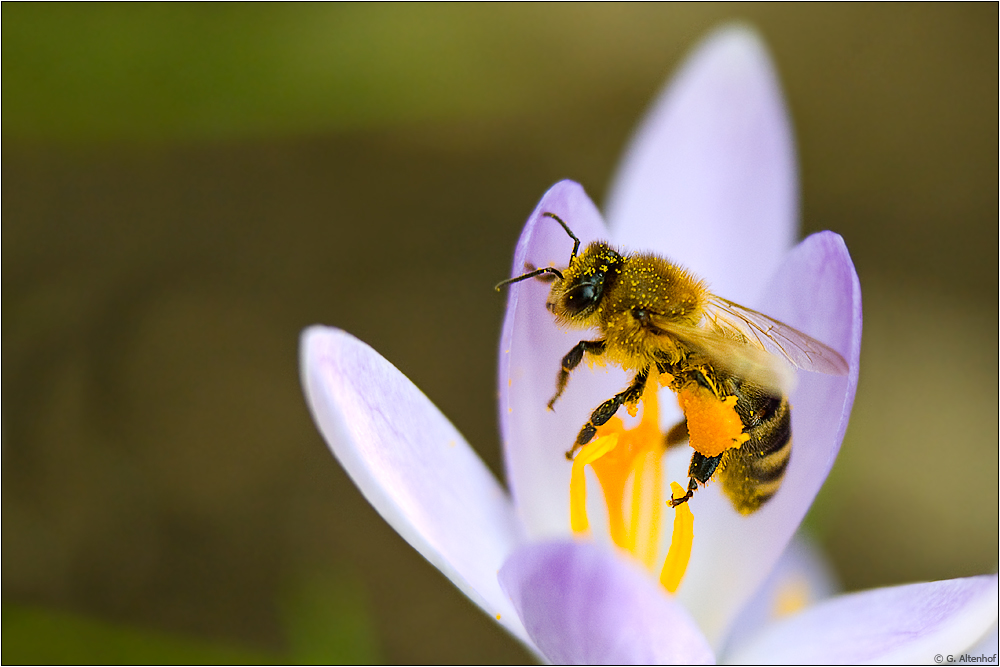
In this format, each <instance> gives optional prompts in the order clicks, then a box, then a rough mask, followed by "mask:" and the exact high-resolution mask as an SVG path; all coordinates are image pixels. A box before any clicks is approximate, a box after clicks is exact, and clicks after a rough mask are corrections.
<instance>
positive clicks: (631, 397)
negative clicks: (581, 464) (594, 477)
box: [566, 355, 649, 460]
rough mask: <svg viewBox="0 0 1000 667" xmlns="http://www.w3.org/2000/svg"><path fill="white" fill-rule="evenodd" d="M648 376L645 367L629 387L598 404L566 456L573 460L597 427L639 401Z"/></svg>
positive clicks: (592, 436)
mask: <svg viewBox="0 0 1000 667" xmlns="http://www.w3.org/2000/svg"><path fill="white" fill-rule="evenodd" d="M567 356H569V355H567ZM648 377H649V369H648V368H644V369H643V370H641V371H639V372H638V373H636V374H635V379H634V380H632V384H631V385H629V387H628V389H626V390H625V391H623V392H621V393H618V394H615V395H614V396H613V397H612V398H609V399H608V400H606V401H604V402H603V403H601V404H600V405H599V406H597V409H596V410H594V411H593V412H592V413H591V414H590V420H589V421H588V422H587V423H586V424H584V425H583V428H581V429H580V433H579V435H577V436H576V442H575V443H573V448H572V449H571V450H569V451H568V452H566V458H568V459H570V460H572V458H573V456H575V455H576V452H577V450H578V449H580V448H581V447H583V446H584V445H586V444H587V443H588V442H590V441H591V440H593V439H594V435H595V434H596V433H597V427H598V426H603V425H604V424H606V423H607V422H608V420H609V419H611V418H612V417H614V416H615V413H616V412H618V408H620V407H621V406H622V405H624V404H626V403H629V404H633V403H636V402H638V400H639V399H640V398H641V397H642V392H643V390H644V389H645V388H646V379H647V378H648Z"/></svg>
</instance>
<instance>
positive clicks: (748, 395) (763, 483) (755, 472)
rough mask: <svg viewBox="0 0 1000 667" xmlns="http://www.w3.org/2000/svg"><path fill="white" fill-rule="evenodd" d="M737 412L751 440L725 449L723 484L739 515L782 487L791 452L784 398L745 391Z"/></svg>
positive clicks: (754, 507)
mask: <svg viewBox="0 0 1000 667" xmlns="http://www.w3.org/2000/svg"><path fill="white" fill-rule="evenodd" d="M736 412H737V414H739V416H740V420H741V421H742V422H743V424H744V425H745V426H746V429H745V431H744V432H745V433H747V435H749V436H750V440H748V441H747V442H745V443H743V445H742V446H741V447H740V448H739V449H731V450H728V451H727V452H725V454H724V455H723V460H722V470H721V473H720V476H721V478H722V487H723V489H724V490H725V492H726V495H728V496H729V499H730V501H732V503H733V506H734V507H735V508H736V510H737V511H738V512H740V513H741V514H750V513H752V512H755V511H756V510H757V509H759V508H760V507H761V505H763V504H764V503H766V502H767V501H768V500H770V499H771V498H772V497H773V496H774V494H775V493H777V492H778V489H779V488H780V486H781V481H782V480H783V479H784V477H785V470H786V469H787V468H788V461H789V460H790V458H791V453H792V426H791V408H790V407H789V405H788V401H787V400H786V399H785V398H784V397H776V396H768V395H765V394H762V393H759V392H754V391H752V390H751V391H747V392H743V393H741V394H739V395H738V400H737V404H736Z"/></svg>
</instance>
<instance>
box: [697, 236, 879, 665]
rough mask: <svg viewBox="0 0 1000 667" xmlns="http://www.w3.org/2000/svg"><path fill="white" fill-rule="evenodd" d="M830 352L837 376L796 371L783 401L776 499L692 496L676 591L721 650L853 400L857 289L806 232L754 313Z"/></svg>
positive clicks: (826, 241)
mask: <svg viewBox="0 0 1000 667" xmlns="http://www.w3.org/2000/svg"><path fill="white" fill-rule="evenodd" d="M758 309H759V310H761V311H762V312H764V313H765V314H768V315H771V316H772V317H775V318H777V319H778V320H779V321H782V322H784V323H786V324H788V325H791V326H793V327H795V328H797V329H799V330H801V331H803V332H805V333H806V334H809V335H810V336H813V337H814V338H816V339H817V340H819V341H820V342H823V343H826V344H827V345H829V346H830V347H832V348H833V349H835V350H837V351H839V352H840V353H841V354H842V355H843V357H844V359H845V360H846V361H847V362H848V365H849V369H850V370H849V372H848V375H846V376H833V375H822V374H818V373H809V372H804V371H800V372H799V373H798V374H797V380H798V386H797V387H796V388H795V390H794V391H793V392H792V393H791V394H790V395H789V402H790V403H791V406H792V453H791V460H790V462H789V465H788V468H787V471H786V473H785V478H784V481H783V482H782V486H781V488H780V490H779V491H778V493H777V494H776V495H775V496H774V498H772V499H771V500H770V501H769V502H768V503H767V504H766V505H764V506H763V507H762V508H761V509H760V510H758V511H757V512H755V513H754V514H752V515H750V516H748V517H742V516H739V515H737V514H736V513H735V512H733V511H732V509H731V508H730V507H729V505H728V501H727V500H726V499H725V498H724V497H723V496H722V495H721V493H719V490H718V485H713V484H709V486H708V488H706V489H704V490H703V491H704V492H703V491H699V492H698V494H697V495H696V496H695V498H694V499H693V500H692V511H693V512H694V516H695V541H694V548H693V550H692V556H691V565H690V567H689V569H688V573H687V578H686V580H685V581H684V583H683V584H682V587H681V589H680V590H679V594H680V596H681V598H682V600H683V601H684V602H685V603H686V604H688V607H689V609H691V610H692V613H693V614H694V616H695V618H696V619H698V623H699V625H700V626H701V627H702V629H703V630H704V631H705V634H706V635H707V636H708V637H709V639H710V640H711V641H712V642H713V645H715V646H719V645H721V642H722V640H723V639H724V638H725V632H726V630H727V628H728V627H729V624H730V623H731V622H732V620H733V618H734V616H735V614H736V613H737V612H738V611H739V609H740V608H741V607H742V606H743V604H744V603H745V602H746V601H747V600H748V599H749V597H750V595H751V594H752V593H753V592H754V591H755V590H756V589H757V588H758V586H759V585H760V584H761V582H762V581H763V579H764V578H765V577H766V576H767V574H768V573H769V572H770V571H771V569H772V568H773V567H774V564H775V563H776V562H777V560H778V557H779V556H780V555H781V552H782V551H783V550H784V548H785V545H786V544H788V541H789V540H790V539H791V537H792V534H793V533H794V532H795V530H796V528H798V525H799V524H800V523H801V521H802V518H803V517H804V516H805V513H806V511H807V510H808V509H809V506H810V505H811V504H812V501H813V499H814V498H815V496H816V493H817V492H818V491H819V488H820V487H821V486H822V484H823V482H824V481H825V480H826V476H827V474H828V473H829V472H830V468H831V466H832V465H833V461H834V459H835V458H836V456H837V452H838V451H839V449H840V443H841V441H842V440H843V437H844V431H845V429H846V428H847V421H848V418H849V417H850V414H851V406H852V405H853V403H854V393H855V390H856V389H857V382H858V359H859V355H860V351H861V287H860V284H859V283H858V278H857V274H856V273H855V271H854V265H853V264H852V263H851V258H850V255H849V254H848V252H847V247H846V246H845V245H844V242H843V239H841V238H840V236H838V235H837V234H834V233H832V232H822V233H819V234H814V235H812V236H810V237H809V238H807V239H806V240H805V241H803V242H802V243H800V244H799V245H798V246H797V247H796V248H795V249H794V250H793V251H792V252H791V253H789V254H788V256H787V257H786V259H785V262H784V263H783V264H782V266H781V268H780V269H779V271H778V273H777V275H776V276H775V278H774V280H773V281H772V283H771V285H770V287H769V288H768V290H767V297H766V300H765V302H764V304H763V305H761V306H759V307H758Z"/></svg>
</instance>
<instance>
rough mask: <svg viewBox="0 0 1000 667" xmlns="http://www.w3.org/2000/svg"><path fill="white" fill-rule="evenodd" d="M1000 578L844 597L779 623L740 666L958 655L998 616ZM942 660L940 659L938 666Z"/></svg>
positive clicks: (739, 657)
mask: <svg viewBox="0 0 1000 667" xmlns="http://www.w3.org/2000/svg"><path fill="white" fill-rule="evenodd" d="M997 605H998V598H997V577H996V576H995V575H994V576H982V577H970V578H968V579H951V580H949V581H934V582H930V583H925V584H908V585H906V586H894V587H892V588H879V589H876V590H872V591H863V592H861V593H852V594H850V595H842V596H840V597H837V598H833V599H832V600H830V601H828V602H826V603H823V604H820V605H817V606H815V607H812V608H811V609H808V610H807V611H805V612H803V613H801V614H799V615H797V616H794V617H792V618H789V619H788V620H787V621H784V622H782V623H778V624H775V625H774V626H772V627H771V628H769V629H768V630H767V631H765V632H764V633H763V634H762V635H761V636H760V637H758V638H757V639H756V640H755V641H754V642H753V643H752V644H751V645H749V646H747V647H746V648H745V649H743V650H742V651H740V652H739V653H737V654H735V655H733V656H732V659H733V661H734V662H735V663H738V664H850V663H854V664H857V663H862V662H865V663H879V664H917V663H930V662H931V661H932V660H933V661H934V662H937V661H936V660H934V656H935V655H941V656H942V658H943V659H945V660H946V659H947V656H948V655H953V656H955V658H956V661H957V658H958V656H959V655H960V654H961V653H962V652H963V651H964V650H966V649H968V648H969V647H971V646H973V645H974V644H975V643H976V642H977V640H979V639H980V638H981V637H982V636H983V634H984V633H985V632H986V631H987V630H988V629H989V628H990V626H991V625H993V624H994V623H996V621H997ZM939 664H940V663H939Z"/></svg>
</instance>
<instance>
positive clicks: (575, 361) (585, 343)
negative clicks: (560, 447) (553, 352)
mask: <svg viewBox="0 0 1000 667" xmlns="http://www.w3.org/2000/svg"><path fill="white" fill-rule="evenodd" d="M604 345H605V343H604V341H603V340H581V341H580V342H579V343H577V344H576V345H574V346H573V349H572V350H570V351H569V352H567V353H566V356H565V357H563V358H562V367H561V368H560V369H559V375H558V376H557V377H556V395H555V396H553V397H552V400H550V401H549V410H552V409H553V408H552V406H553V405H555V404H556V401H558V400H559V397H560V396H562V393H563V391H565V390H566V383H567V382H569V374H570V373H572V372H573V369H574V368H576V367H577V366H579V365H580V362H581V361H583V353H584V352H587V353H588V354H603V353H604Z"/></svg>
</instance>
